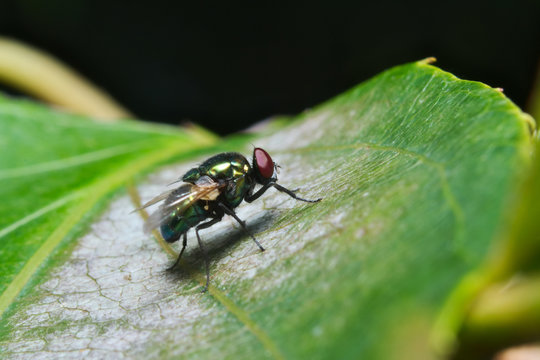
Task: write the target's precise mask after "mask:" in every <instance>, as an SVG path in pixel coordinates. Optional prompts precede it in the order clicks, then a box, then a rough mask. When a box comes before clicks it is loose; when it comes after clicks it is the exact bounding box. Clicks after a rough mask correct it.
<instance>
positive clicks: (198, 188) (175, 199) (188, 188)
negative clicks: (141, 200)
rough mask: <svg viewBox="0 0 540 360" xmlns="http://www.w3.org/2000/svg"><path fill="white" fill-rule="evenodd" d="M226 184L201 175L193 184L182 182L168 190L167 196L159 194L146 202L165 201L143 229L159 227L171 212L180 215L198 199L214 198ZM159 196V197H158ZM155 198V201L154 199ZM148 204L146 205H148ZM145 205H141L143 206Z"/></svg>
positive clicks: (150, 229)
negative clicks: (180, 184) (182, 183)
mask: <svg viewBox="0 0 540 360" xmlns="http://www.w3.org/2000/svg"><path fill="white" fill-rule="evenodd" d="M225 185H226V184H220V183H218V182H216V181H214V180H212V179H211V178H210V177H208V176H203V177H201V178H200V179H199V180H197V182H196V183H195V184H189V183H188V184H184V185H182V186H180V187H178V188H176V189H174V190H172V191H169V192H168V196H165V197H162V195H164V194H166V193H167V192H166V193H163V194H160V195H158V196H156V197H155V198H154V199H152V200H150V201H149V202H148V203H147V204H149V205H152V204H155V203H156V202H159V201H161V200H163V199H166V200H165V202H164V203H163V204H162V205H161V206H160V207H159V209H157V210H156V211H155V212H154V213H152V215H150V217H149V218H148V220H146V222H145V224H144V231H145V232H150V231H152V230H153V229H155V228H157V227H159V226H160V225H161V224H162V223H163V222H164V221H167V220H168V219H169V218H170V215H171V213H172V212H176V216H179V215H182V213H183V212H184V211H186V209H188V208H189V207H191V206H192V205H193V204H194V203H196V202H197V201H199V200H209V201H211V200H215V199H216V198H217V197H218V196H219V194H220V193H221V189H222V188H223V187H225ZM160 197H161V198H160ZM155 199H157V200H156V201H154V200H155ZM149 205H148V206H149ZM146 206H147V205H146V204H145V205H143V208H144V207H146Z"/></svg>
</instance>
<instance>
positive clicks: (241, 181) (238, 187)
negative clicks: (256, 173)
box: [223, 176, 254, 208]
mask: <svg viewBox="0 0 540 360" xmlns="http://www.w3.org/2000/svg"><path fill="white" fill-rule="evenodd" d="M253 185H254V184H253V179H252V178H251V177H250V176H242V177H240V178H237V179H235V180H234V181H230V182H228V184H227V188H226V189H225V192H224V193H223V196H224V198H225V201H226V202H227V204H228V205H229V207H231V208H235V207H237V206H238V205H240V203H241V202H242V200H244V197H245V196H246V194H247V193H248V192H249V191H250V189H251V188H252V187H253Z"/></svg>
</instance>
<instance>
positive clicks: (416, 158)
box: [0, 62, 530, 359]
mask: <svg viewBox="0 0 540 360" xmlns="http://www.w3.org/2000/svg"><path fill="white" fill-rule="evenodd" d="M6 109H12V110H9V111H8V110H6ZM27 111H35V112H36V113H38V115H39V116H33V115H32V116H31V114H28V113H27ZM13 113H16V114H17V116H15V115H10V114H13ZM0 116H1V118H0V126H2V128H5V129H6V131H8V134H7V135H6V132H5V131H2V137H1V138H0V141H2V142H3V145H5V149H13V153H14V155H13V156H12V157H6V158H5V159H4V157H2V167H1V168H2V169H4V170H2V172H1V173H0V179H2V181H3V182H4V184H3V186H2V190H1V191H3V193H2V196H3V198H4V199H8V203H9V204H10V206H9V207H2V210H1V211H2V215H3V217H2V219H1V221H2V227H1V229H0V234H3V239H0V240H3V241H2V243H1V246H2V248H1V250H0V251H2V255H3V257H5V258H8V259H9V261H7V262H6V263H4V264H3V265H2V266H4V267H5V269H3V271H2V281H1V284H2V285H3V288H2V290H3V291H4V294H5V293H6V291H7V290H9V288H10V286H13V285H12V284H14V283H16V282H17V281H18V279H19V278H20V276H21V275H20V274H21V272H22V271H24V269H25V267H27V266H28V264H29V263H31V262H32V261H33V259H34V261H37V264H35V266H34V270H35V271H34V272H32V273H31V274H30V275H32V276H29V277H28V279H29V280H27V281H26V282H24V283H23V285H24V290H23V292H22V294H23V296H20V297H18V298H17V300H16V301H15V300H14V299H15V298H14V297H12V298H11V299H10V300H9V301H8V302H6V301H5V300H2V299H7V297H5V295H4V294H3V295H2V297H0V304H3V306H4V308H3V310H5V309H8V310H7V311H5V312H4V316H3V318H2V323H1V326H2V332H1V333H0V344H1V345H0V346H1V347H2V349H3V351H4V353H5V354H8V355H10V356H15V355H17V356H19V357H21V358H25V357H32V358H33V357H35V356H36V355H40V356H43V357H47V356H50V357H55V356H58V355H59V354H61V355H63V356H66V357H74V358H75V357H79V356H81V355H85V356H90V357H94V358H101V357H106V356H109V357H114V356H121V355H124V356H127V357H133V358H148V357H157V356H159V357H163V358H173V357H177V356H180V355H181V356H183V357H188V358H245V359H248V358H249V359H251V358H310V359H314V358H315V359H316V358H321V359H324V358H343V359H346V358H359V357H362V358H374V359H392V358H395V359H401V358H403V357H407V356H409V357H418V356H420V355H422V356H427V357H428V358H429V357H432V356H434V354H433V352H432V351H431V350H430V348H429V344H428V339H429V337H430V335H431V331H432V327H433V324H434V322H435V319H436V318H437V315H438V311H439V310H440V309H441V307H442V306H443V304H444V302H445V300H446V298H447V297H448V295H449V294H450V293H451V292H452V290H453V289H454V288H455V286H456V285H457V284H458V283H459V282H460V280H461V279H462V278H463V277H464V276H465V275H466V274H467V273H469V272H470V271H471V270H472V269H474V268H475V267H477V266H478V265H479V264H480V263H481V262H482V260H483V259H484V257H485V254H486V252H487V250H488V248H489V246H490V243H491V241H492V239H493V238H494V236H495V234H496V233H497V231H498V227H499V222H500V220H501V216H502V214H503V207H504V204H505V198H506V194H507V193H508V192H509V191H510V190H511V189H512V186H513V181H514V180H515V179H516V176H517V174H518V173H519V171H520V169H521V168H522V167H524V166H525V165H526V164H527V162H528V157H529V151H530V135H529V128H528V124H527V117H526V116H525V115H524V114H523V113H521V112H520V111H519V109H518V108H517V107H515V105H513V104H512V103H511V102H510V101H509V100H508V99H506V98H505V97H504V95H503V94H501V93H500V92H498V91H496V90H494V89H491V88H489V87H487V86H486V85H483V84H480V83H476V82H469V81H463V80H459V79H457V78H455V77H454V76H453V75H451V74H448V73H445V72H443V71H441V70H439V69H437V68H435V67H433V66H430V65H427V64H426V63H423V62H419V63H414V64H408V65H404V66H400V67H396V68H394V69H391V70H389V71H386V72H384V73H382V74H380V75H378V76H377V77H375V78H373V79H371V80H369V81H367V82H366V83H363V84H361V85H359V86H358V87H356V88H354V89H352V90H350V91H348V92H346V93H345V94H342V95H340V96H338V97H337V98H335V99H333V100H331V101H329V102H327V103H325V104H323V105H321V106H319V107H317V108H315V109H313V110H310V111H306V112H305V113H303V114H301V115H300V116H298V118H297V119H296V121H294V122H293V123H291V124H290V125H288V126H285V127H283V128H281V129H279V130H276V129H272V130H270V133H267V134H261V135H257V136H255V137H245V136H240V137H236V138H231V139H225V140H224V141H223V142H221V143H220V144H218V145H216V146H213V147H209V148H207V149H206V150H205V151H204V152H197V153H193V154H192V155H190V156H189V159H188V155H186V154H185V152H186V151H187V149H189V148H190V147H193V146H196V145H199V146H201V145H204V142H205V141H206V143H209V142H210V141H211V139H210V138H208V137H202V136H201V137H199V139H194V138H193V137H187V135H186V134H183V133H179V132H178V131H171V132H168V131H164V130H163V131H162V130H159V131H158V130H155V129H154V128H153V127H152V126H144V127H143V128H144V129H141V125H137V124H131V123H129V124H127V123H125V124H124V123H123V124H120V125H106V126H105V125H99V126H98V125H95V124H94V123H87V122H86V121H81V122H80V123H78V125H77V123H76V122H75V123H74V122H73V121H71V120H72V119H67V118H66V116H63V115H60V114H58V113H54V112H48V111H46V110H43V109H42V108H40V107H34V106H33V105H29V104H24V106H21V105H20V104H13V103H12V102H10V101H7V100H4V101H3V102H2V103H1V104H0ZM25 124H28V125H25ZM81 124H82V125H81ZM84 124H86V126H85V125H84ZM88 124H91V126H90V125H88ZM89 127H90V128H91V129H89ZM96 127H97V128H96ZM98 128H99V129H101V130H100V131H101V132H100V131H99V130H98ZM36 129H41V130H39V131H36ZM62 129H65V131H66V133H65V134H64V133H62ZM77 129H78V130H77ZM135 129H137V130H135ZM2 130H4V129H2ZM76 130H77V131H76ZM46 131H50V132H51V134H47V135H46V136H43V135H42V134H45V132H46ZM57 132H58V133H57ZM19 137H20V138H21V139H23V141H18V142H17V144H14V142H13V141H14V140H13V139H18V138H19ZM26 137H29V139H26ZM195 140H196V141H195ZM248 140H249V141H250V142H251V143H253V144H255V145H256V146H259V147H263V148H265V149H266V150H267V151H268V152H269V153H270V154H271V155H272V156H273V158H274V161H276V162H277V163H279V164H280V165H281V170H280V175H279V179H280V180H279V182H280V183H281V184H282V185H284V186H286V187H288V188H290V189H294V188H297V187H299V188H300V189H301V190H300V192H299V194H300V196H303V197H306V198H318V197H324V200H323V201H322V202H320V203H317V204H305V203H300V202H296V201H295V200H293V199H290V198H289V197H287V196H286V195H285V194H283V193H279V192H277V191H275V190H269V191H268V193H266V194H265V195H264V196H263V197H262V198H260V199H259V200H257V201H255V202H254V203H252V204H243V205H241V206H240V207H239V208H238V215H239V216H240V217H241V218H242V219H245V220H246V221H247V223H248V227H249V229H250V231H251V232H253V233H255V234H256V236H257V238H258V240H259V241H260V242H261V243H262V244H263V246H265V248H266V251H265V252H263V253H261V252H259V251H258V249H257V247H256V246H255V244H254V243H253V242H252V241H250V240H249V238H247V237H246V236H245V235H244V234H243V233H242V231H241V229H239V228H238V226H237V224H235V223H234V221H233V220H232V219H230V218H225V219H224V220H223V221H222V222H221V223H219V224H217V225H215V226H213V227H211V228H210V229H207V230H203V231H201V235H202V238H203V241H204V242H205V244H207V248H208V249H209V251H210V259H211V275H212V280H211V281H212V285H213V286H212V287H211V289H210V291H209V293H206V294H201V293H200V289H201V283H204V276H203V274H204V266H203V262H202V256H201V253H200V252H199V251H198V249H197V246H196V241H195V239H194V234H193V233H191V232H190V233H189V234H188V237H189V243H190V244H189V245H188V250H187V256H186V259H185V260H186V261H185V262H184V264H183V265H182V266H181V267H180V269H178V271H174V272H167V271H165V269H166V267H167V266H168V265H170V263H171V261H172V260H173V259H172V258H170V257H169V255H168V254H167V252H166V251H165V250H164V249H163V247H161V246H160V245H159V244H158V242H156V241H155V240H154V239H152V237H150V236H148V235H145V234H143V233H142V231H141V229H142V224H143V220H142V218H141V217H140V216H139V215H137V214H134V213H133V214H130V211H131V210H132V209H133V208H135V207H137V203H138V202H139V201H140V200H137V197H138V196H139V195H140V197H141V198H142V201H146V200H148V199H150V198H152V197H153V196H154V195H156V194H158V193H160V192H161V191H163V190H164V189H165V188H166V185H167V184H169V183H171V182H172V181H174V180H176V179H177V178H178V177H179V176H180V175H182V174H183V173H184V172H185V171H187V170H188V169H189V168H191V167H193V166H194V165H195V164H197V163H199V162H201V161H202V160H204V159H205V158H206V157H208V156H209V155H211V154H213V153H217V152H220V151H230V150H235V151H241V152H243V153H244V154H246V155H248V154H249V152H250V151H251V145H250V144H248V143H247V142H248ZM28 147H32V148H33V149H36V150H35V151H34V152H33V154H36V156H37V158H29V157H28V155H24V153H21V154H18V152H19V150H20V151H23V150H22V149H26V148H28ZM72 148H74V149H75V150H73V149H72ZM182 154H184V155H182ZM42 155H43V156H42ZM174 156H177V157H178V156H182V157H181V159H184V160H183V161H177V162H175V164H174V165H167V166H165V167H163V168H161V169H160V170H159V171H155V172H153V173H152V174H151V175H150V176H149V177H147V178H145V179H144V180H142V181H139V182H138V185H137V191H136V192H132V196H130V195H129V194H127V193H120V194H118V195H117V196H116V197H114V199H113V200H112V202H111V203H110V204H109V205H107V206H106V207H104V206H105V205H103V206H102V207H104V209H105V210H104V211H103V212H102V213H101V214H100V215H99V216H98V217H95V218H93V221H92V222H91V226H90V227H89V228H85V227H83V226H82V224H84V223H85V222H84V221H83V220H84V219H85V218H86V217H87V212H88V211H90V213H97V210H92V209H96V208H99V206H96V204H100V203H101V201H100V199H102V198H103V197H106V196H107V194H109V193H111V191H112V190H113V189H114V188H116V187H118V186H120V185H121V184H122V183H123V182H125V181H126V180H127V179H129V178H131V177H133V176H135V175H137V174H139V173H140V172H142V171H144V169H146V168H148V167H151V166H154V165H156V164H157V163H160V162H163V161H166V160H167V159H169V158H171V157H174ZM81 158H82V160H81ZM60 159H63V160H61V161H60ZM66 159H67V160H66ZM72 163H73V164H75V165H74V166H71V165H70V164H72ZM21 164H23V165H21ZM44 164H45V165H44ZM51 169H52V170H51ZM2 174H3V175H2ZM2 176H3V178H2ZM111 183H113V184H114V186H113V185H111ZM96 184H99V185H96ZM96 189H99V191H97V190H96ZM25 191H28V194H24V192H25ZM88 194H92V196H91V197H90V198H89V197H88ZM79 197H84V199H86V201H82V202H81V201H79ZM83 204H86V205H83ZM29 209H31V210H29ZM39 211H41V212H39ZM36 212H37V213H36ZM32 214H34V215H32ZM72 218H73V219H72ZM66 219H72V220H70V221H69V222H68V223H66V221H67V220H66ZM14 224H15V225H14ZM18 224H20V225H18ZM6 229H7V230H6ZM4 233H5V234H4ZM51 237H53V238H54V239H55V242H54V243H53V244H50V245H49V246H50V249H48V250H47V252H46V253H45V254H47V256H42V257H40V258H38V259H37V260H35V259H36V258H35V256H36V255H33V254H36V253H39V251H41V249H42V248H43V246H44V244H47V241H49V240H48V239H50V238H51ZM44 239H45V240H44ZM63 244H64V245H63ZM22 249H24V250H25V251H22ZM53 249H61V250H64V251H62V252H59V251H56V252H54V251H53ZM27 250H28V254H26V251H27ZM25 254H26V255H25ZM47 259H49V260H47ZM51 259H52V260H51ZM38 269H39V271H37V270H38ZM36 271H37V272H36ZM6 289H7V290H6ZM2 301H4V303H2Z"/></svg>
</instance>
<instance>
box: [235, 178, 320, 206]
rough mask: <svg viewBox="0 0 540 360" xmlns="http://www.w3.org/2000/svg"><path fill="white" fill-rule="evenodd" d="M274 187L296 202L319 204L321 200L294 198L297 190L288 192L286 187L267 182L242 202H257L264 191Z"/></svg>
mask: <svg viewBox="0 0 540 360" xmlns="http://www.w3.org/2000/svg"><path fill="white" fill-rule="evenodd" d="M272 186H273V187H275V188H276V189H277V190H279V191H281V192H284V193H285V194H287V195H289V196H290V197H292V198H294V199H296V200H300V201H305V202H308V203H316V202H319V201H321V200H322V198H318V199H317V200H308V199H304V198H301V197H298V196H296V194H295V193H296V192H297V191H298V190H299V189H294V190H289V189H287V188H286V187H283V186H281V185H279V184H278V183H276V182H275V181H271V182H269V183H268V184H266V185H264V186H263V187H262V188H260V189H259V190H258V191H257V192H256V193H255V194H253V195H250V196H246V197H245V198H244V200H246V202H248V203H250V202H252V201H254V200H257V199H258V198H260V197H261V195H262V194H264V193H265V192H266V190H268V189H270V188H271V187H272Z"/></svg>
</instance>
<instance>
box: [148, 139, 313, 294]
mask: <svg viewBox="0 0 540 360" xmlns="http://www.w3.org/2000/svg"><path fill="white" fill-rule="evenodd" d="M277 168H278V165H277V164H276V163H274V161H273V160H272V158H271V157H270V155H269V154H268V153H267V152H266V151H265V150H263V149H261V148H255V149H254V150H253V162H252V164H250V163H249V162H248V160H247V159H246V158H245V157H244V156H243V155H242V154H239V153H235V152H229V153H221V154H217V155H215V156H212V157H211V158H209V159H207V160H206V161H204V162H203V163H202V164H201V165H200V166H198V167H196V168H193V169H191V170H189V171H188V172H187V173H185V174H184V176H182V178H181V180H179V181H183V184H182V185H180V186H179V187H177V188H176V189H173V190H170V191H167V192H164V193H162V194H160V195H158V196H156V197H155V198H153V199H152V200H150V201H148V202H147V203H146V204H144V205H143V206H142V207H141V209H143V208H146V207H148V206H150V205H153V204H156V203H158V202H160V201H162V200H165V201H164V202H163V204H162V205H161V206H160V207H159V208H158V210H157V211H156V212H154V213H153V214H152V215H150V217H149V218H148V220H147V221H146V223H145V225H144V229H145V231H146V232H149V231H151V230H153V229H155V228H158V229H159V231H160V233H161V235H162V236H163V238H164V239H165V240H166V241H167V242H169V243H173V242H175V241H178V240H179V239H180V237H183V242H182V250H181V251H180V255H178V259H177V260H176V262H175V263H174V265H173V266H172V267H171V269H172V268H174V267H175V266H176V265H177V264H178V263H179V262H180V258H181V257H182V254H183V253H184V250H185V249H186V245H187V232H188V230H189V229H191V228H192V227H195V234H196V235H197V241H198V243H199V248H200V249H201V252H202V253H203V255H204V260H205V266H206V286H205V287H204V289H203V292H204V291H206V290H207V289H208V284H209V282H210V270H209V264H208V256H207V254H206V251H205V248H204V245H203V243H202V241H201V237H200V236H199V230H201V229H206V228H208V227H210V226H212V225H214V224H215V223H217V222H219V221H221V219H222V218H223V216H224V215H230V216H232V217H233V218H234V219H235V220H236V221H237V222H238V223H239V224H240V226H241V227H242V229H243V230H244V231H245V232H246V233H247V234H248V235H249V236H250V237H251V238H252V239H253V241H254V242H255V244H257V246H258V247H259V249H260V250H261V251H264V248H263V247H262V245H261V244H260V243H259V242H258V241H257V239H255V237H254V236H253V235H252V234H251V233H250V232H249V231H248V229H247V227H246V223H245V222H244V221H242V220H241V219H240V218H239V217H238V216H237V215H236V213H235V212H234V209H235V208H236V207H237V206H238V205H240V203H241V202H242V201H243V200H245V201H246V202H248V203H250V202H252V201H254V200H256V199H258V198H259V197H260V196H261V195H263V194H264V193H265V192H266V190H268V189H270V188H271V187H273V188H275V189H277V190H279V191H281V192H284V193H285V194H287V195H289V196H291V197H292V198H294V199H296V200H300V201H305V202H309V203H315V202H318V201H321V199H316V200H307V199H303V198H300V197H298V196H296V191H298V189H296V190H289V189H287V188H285V187H283V186H281V185H279V184H278V183H277ZM256 185H261V187H260V188H259V189H258V190H257V191H255V187H256ZM207 219H209V220H208V221H205V220H207ZM203 221H205V222H203Z"/></svg>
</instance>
